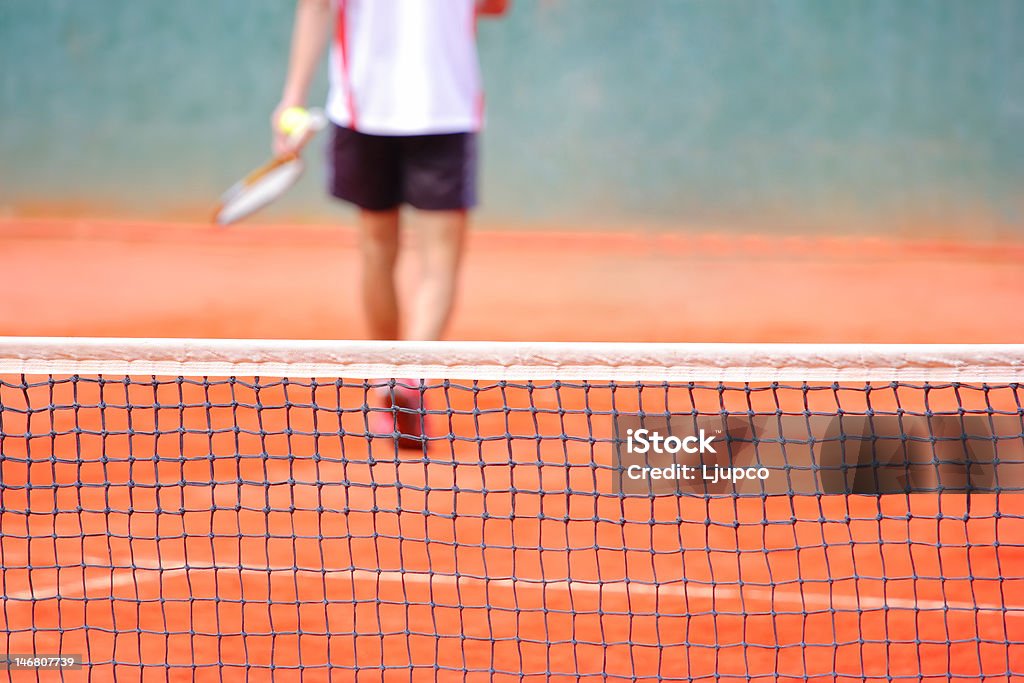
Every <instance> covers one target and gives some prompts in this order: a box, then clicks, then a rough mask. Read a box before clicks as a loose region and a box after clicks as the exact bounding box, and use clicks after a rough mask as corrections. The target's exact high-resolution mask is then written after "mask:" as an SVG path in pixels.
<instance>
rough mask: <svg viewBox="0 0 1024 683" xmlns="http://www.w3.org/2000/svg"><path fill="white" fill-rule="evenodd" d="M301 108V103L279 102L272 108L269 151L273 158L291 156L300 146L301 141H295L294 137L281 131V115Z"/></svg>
mask: <svg viewBox="0 0 1024 683" xmlns="http://www.w3.org/2000/svg"><path fill="white" fill-rule="evenodd" d="M302 106H304V105H303V103H301V102H289V101H287V100H281V102H280V103H279V104H278V105H277V107H275V108H274V113H273V114H271V115H270V131H271V135H272V138H271V140H272V141H271V149H273V151H274V156H283V155H285V154H291V153H292V152H295V151H296V150H297V149H299V148H300V147H301V146H302V144H301V140H296V139H295V136H293V135H289V134H288V133H287V132H285V131H284V130H282V129H281V115H282V114H283V113H284V112H285V111H287V110H288V109H291V108H292V107H302Z"/></svg>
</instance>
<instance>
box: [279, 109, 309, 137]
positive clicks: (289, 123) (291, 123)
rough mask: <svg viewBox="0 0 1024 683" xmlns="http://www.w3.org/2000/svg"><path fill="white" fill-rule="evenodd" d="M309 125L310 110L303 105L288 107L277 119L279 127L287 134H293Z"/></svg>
mask: <svg viewBox="0 0 1024 683" xmlns="http://www.w3.org/2000/svg"><path fill="white" fill-rule="evenodd" d="M308 125H309V112H308V111H306V110H305V109H304V108H302V107H288V108H287V109H285V110H284V111H283V112H281V116H279V117H278V119H277V127H278V130H280V131H281V132H282V133H284V134H285V135H292V134H294V133H295V132H296V131H299V130H301V129H303V128H305V127H306V126H308Z"/></svg>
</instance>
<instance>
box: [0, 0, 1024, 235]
mask: <svg viewBox="0 0 1024 683" xmlns="http://www.w3.org/2000/svg"><path fill="white" fill-rule="evenodd" d="M292 6H293V3H291V2H288V1H286V0H276V1H271V0H220V1H217V0H213V1H211V0H174V1H173V2H156V1H153V0H135V1H131V0H88V1H85V0H4V1H3V2H2V3H0V121H2V123H0V212H7V213H14V214H16V215H17V214H22V213H34V212H35V213H38V212H45V211H48V210H49V207H53V208H54V210H56V209H57V208H58V207H59V208H61V209H62V210H76V211H79V212H83V213H89V214H102V215H110V214H116V215H121V216H154V217H156V216H159V217H163V216H173V217H176V218H189V217H203V212H204V211H205V209H206V207H207V206H208V205H209V203H210V200H211V198H215V197H216V195H217V194H218V192H219V191H220V190H221V189H222V188H223V187H224V186H226V185H227V184H229V183H230V182H231V181H232V180H233V179H234V178H235V176H237V175H239V173H240V172H242V171H244V170H246V169H247V168H248V167H249V166H252V165H253V164H255V163H258V162H259V161H261V160H262V158H263V157H264V156H265V155H266V154H267V144H268V133H267V119H268V115H269V111H270V110H271V108H272V107H273V105H274V103H275V97H276V95H277V94H278V92H279V90H280V84H281V80H282V78H283V73H284V59H285V54H286V50H287V39H288V35H289V31H290V21H291V12H292ZM480 38H481V52H482V60H483V63H484V70H485V74H486V80H487V84H488V104H489V109H488V124H489V125H488V130H487V134H486V141H485V147H484V167H485V172H484V193H483V196H484V201H485V207H484V209H483V215H484V217H485V218H487V219H492V220H495V221H503V222H514V223H519V222H538V223H544V224H558V223H565V224H624V223H625V224H628V223H638V222H642V223H658V224H665V225H668V226H683V225H698V226H717V225H730V226H731V225H736V226H742V227H755V228H757V227H762V228H763V227H769V228H779V227H790V228H793V229H800V230H804V229H819V230H824V231H828V230H842V231H846V230H850V229H854V230H859V229H868V230H888V229H891V228H893V227H896V228H900V227H902V226H906V225H909V224H915V225H924V224H932V223H934V224H935V225H936V226H938V227H940V228H942V227H943V226H949V227H950V228H951V229H954V230H966V229H977V230H979V231H983V232H984V231H987V232H991V231H1003V232H1005V231H1013V232H1016V233H1018V234H1024V200H1022V199H1021V197H1022V196H1024V192H1022V191H1021V190H1022V187H1024V57H1022V56H1021V54H1022V51H1021V49H1020V48H1021V46H1022V45H1024V2H1021V1H1020V0H643V1H638V0H514V9H513V12H512V14H511V16H510V17H508V18H507V19H506V20H504V21H501V22H493V23H492V22H488V23H486V24H485V25H483V26H482V27H481V34H480ZM322 93H323V85H322V82H321V86H320V88H319V90H318V98H319V97H320V96H321V94H322ZM310 160H311V161H312V162H313V163H311V173H310V178H309V179H307V181H306V182H305V183H304V185H303V186H302V187H301V188H299V189H298V190H297V191H296V193H295V194H294V195H293V196H290V197H289V198H288V201H287V202H285V203H284V204H283V205H281V206H280V207H277V208H276V209H275V211H274V212H273V213H272V214H271V216H270V218H284V217H288V218H292V217H295V218H298V219H302V220H307V219H308V220H324V219H330V218H332V217H336V216H339V215H344V213H343V212H342V211H341V210H340V209H339V208H338V207H337V206H334V205H332V204H330V203H329V202H327V201H326V200H325V199H323V198H322V196H321V191H320V183H321V181H322V175H323V174H322V169H321V168H320V167H321V163H320V155H319V154H315V155H311V157H310Z"/></svg>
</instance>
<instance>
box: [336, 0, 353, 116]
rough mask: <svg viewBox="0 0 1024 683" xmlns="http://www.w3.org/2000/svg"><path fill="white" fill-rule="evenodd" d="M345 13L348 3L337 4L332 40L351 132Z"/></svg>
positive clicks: (349, 79)
mask: <svg viewBox="0 0 1024 683" xmlns="http://www.w3.org/2000/svg"><path fill="white" fill-rule="evenodd" d="M347 12H348V3H347V2H346V0H341V1H340V2H339V3H338V21H337V24H336V25H335V27H334V40H335V44H336V46H337V50H338V54H339V55H341V82H342V87H344V88H345V104H347V105H348V115H349V127H350V128H351V129H352V130H357V129H358V119H357V117H356V102H355V97H354V96H353V94H352V79H351V75H350V73H349V66H348V31H347V27H346V22H345V19H346V15H347Z"/></svg>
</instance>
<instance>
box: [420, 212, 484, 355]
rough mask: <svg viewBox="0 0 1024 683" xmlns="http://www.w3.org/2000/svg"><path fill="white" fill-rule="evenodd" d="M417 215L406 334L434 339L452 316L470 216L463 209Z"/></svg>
mask: <svg viewBox="0 0 1024 683" xmlns="http://www.w3.org/2000/svg"><path fill="white" fill-rule="evenodd" d="M419 219H420V220H419V221H418V225H417V226H416V232H417V237H418V240H417V245H416V246H417V252H418V257H419V273H418V280H417V283H416V288H415V290H414V295H413V301H412V307H411V309H410V316H409V327H408V335H407V336H408V338H409V339H414V340H434V339H440V338H441V335H442V334H443V333H444V330H445V326H446V325H447V323H448V319H449V317H450V316H451V312H452V305H453V304H454V301H455V285H456V282H457V280H458V273H459V262H460V260H461V258H462V245H463V241H464V239H465V235H466V226H467V225H468V223H469V218H468V214H467V212H466V211H423V212H421V213H420V214H419Z"/></svg>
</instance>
